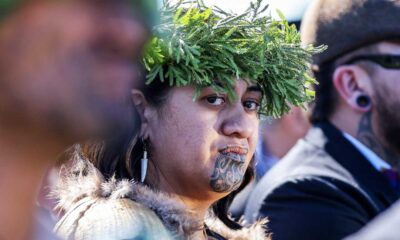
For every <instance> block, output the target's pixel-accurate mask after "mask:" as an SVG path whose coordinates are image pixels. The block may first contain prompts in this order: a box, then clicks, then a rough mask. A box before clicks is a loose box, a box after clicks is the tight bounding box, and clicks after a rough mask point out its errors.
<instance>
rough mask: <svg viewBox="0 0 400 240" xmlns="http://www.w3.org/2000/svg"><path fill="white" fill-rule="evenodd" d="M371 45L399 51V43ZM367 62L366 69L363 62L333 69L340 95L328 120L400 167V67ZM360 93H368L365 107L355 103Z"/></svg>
mask: <svg viewBox="0 0 400 240" xmlns="http://www.w3.org/2000/svg"><path fill="white" fill-rule="evenodd" d="M374 48H375V52H374V54H377V53H382V54H400V44H399V43H395V42H380V43H377V44H375V45H374ZM367 64H369V65H368V66H369V70H368V69H367V67H366V65H365V63H358V64H352V65H345V66H341V67H338V68H337V69H336V71H335V74H334V79H333V81H334V85H335V88H336V90H337V91H338V93H339V96H340V98H339V103H338V106H337V108H336V110H335V112H334V114H333V115H332V116H331V118H330V120H331V122H333V123H334V124H335V125H336V126H338V127H339V129H341V130H343V131H345V132H347V133H349V134H350V135H352V136H353V137H355V138H357V139H358V140H359V141H361V142H362V143H363V144H364V145H365V146H367V147H368V148H370V149H371V150H372V151H374V152H375V153H376V154H377V155H378V156H379V157H381V158H382V159H383V160H384V161H386V162H387V163H389V164H390V165H391V166H392V167H394V168H399V160H398V159H400V140H399V137H398V136H399V135H400V114H399V113H398V111H396V109H397V108H398V106H399V105H400V100H399V99H398V96H399V94H400V86H399V84H398V78H399V76H400V70H397V69H385V68H383V67H381V66H379V65H377V64H371V63H367ZM360 94H363V95H367V96H369V97H370V99H371V104H370V105H369V106H368V107H366V108H362V107H360V106H358V105H357V103H356V99H357V96H359V95H360Z"/></svg>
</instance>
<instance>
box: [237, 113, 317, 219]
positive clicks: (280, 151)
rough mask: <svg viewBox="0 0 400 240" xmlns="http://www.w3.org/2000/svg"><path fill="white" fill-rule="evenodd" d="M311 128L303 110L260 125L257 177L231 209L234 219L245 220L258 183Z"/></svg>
mask: <svg viewBox="0 0 400 240" xmlns="http://www.w3.org/2000/svg"><path fill="white" fill-rule="evenodd" d="M309 127H310V123H309V121H308V118H307V114H306V112H305V111H304V110H303V109H302V108H300V107H292V108H291V110H290V112H289V113H288V114H286V115H284V116H282V117H281V118H278V119H266V120H264V121H261V123H260V129H259V133H258V144H257V149H256V153H255V157H254V160H255V172H256V177H255V179H254V180H253V181H252V182H250V183H249V184H248V185H247V186H246V187H245V188H244V189H243V190H242V191H241V192H240V193H238V195H236V197H235V199H234V200H233V202H232V204H231V206H230V209H229V210H230V213H231V214H232V217H233V218H235V219H240V218H241V217H242V216H243V214H244V210H245V207H246V204H247V200H248V198H249V196H250V194H251V191H252V190H253V189H254V187H255V186H256V184H257V182H258V181H259V180H260V179H261V178H262V177H263V176H264V174H265V173H267V172H268V171H269V170H270V169H271V168H272V167H273V166H275V165H276V164H277V163H278V162H279V161H280V159H282V158H283V157H284V156H285V155H286V154H287V153H288V152H289V150H290V149H291V148H292V147H293V146H294V145H295V144H296V142H297V140H299V139H300V138H302V137H304V135H305V134H306V133H307V130H308V129H309Z"/></svg>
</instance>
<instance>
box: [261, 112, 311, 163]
mask: <svg viewBox="0 0 400 240" xmlns="http://www.w3.org/2000/svg"><path fill="white" fill-rule="evenodd" d="M309 127H310V123H309V121H308V120H307V116H306V112H305V111H304V110H303V109H302V108H300V107H292V108H291V110H290V112H289V113H288V114H286V115H284V116H282V117H281V118H279V119H276V120H273V122H272V123H269V122H266V123H264V124H263V125H262V126H261V127H260V136H261V137H262V138H263V139H264V144H266V145H267V146H266V147H267V149H268V151H270V153H271V154H272V155H273V156H276V157H277V158H278V159H281V158H282V157H284V156H285V155H286V153H287V152H289V150H290V149H291V148H292V147H293V146H294V145H295V144H296V142H297V140H299V139H300V138H302V137H304V135H305V134H306V133H307V131H308V129H309Z"/></svg>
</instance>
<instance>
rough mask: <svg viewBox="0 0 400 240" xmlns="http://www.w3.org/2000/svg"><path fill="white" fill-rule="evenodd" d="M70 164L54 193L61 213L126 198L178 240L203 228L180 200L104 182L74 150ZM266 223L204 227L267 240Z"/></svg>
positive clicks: (140, 187) (231, 236) (136, 185)
mask: <svg viewBox="0 0 400 240" xmlns="http://www.w3.org/2000/svg"><path fill="white" fill-rule="evenodd" d="M73 155H74V159H73V164H72V165H71V164H70V166H69V167H64V168H62V169H61V172H60V181H59V183H58V185H57V186H56V188H55V190H54V191H53V194H52V195H53V196H54V197H55V198H56V199H57V200H58V204H57V208H58V209H60V210H61V211H62V212H67V211H68V210H70V209H72V208H73V207H74V205H75V204H76V203H78V202H79V201H80V200H81V199H83V198H90V199H94V200H96V199H98V200H100V199H121V198H127V199H131V200H132V201H135V202H137V203H140V204H141V205H143V207H146V208H149V209H151V210H152V211H154V212H155V213H156V215H157V216H158V217H159V218H160V219H161V221H162V222H163V224H164V225H165V227H166V228H167V229H168V230H169V231H170V232H171V233H172V234H173V235H174V236H175V237H176V238H178V239H192V238H193V237H192V236H193V233H195V232H196V231H198V230H199V229H202V228H203V224H204V223H203V222H199V221H198V220H197V219H196V218H195V214H194V213H193V212H191V211H188V210H187V209H186V207H185V206H184V205H183V204H182V203H181V202H180V200H179V199H177V198H175V197H173V196H170V195H168V194H165V193H162V192H159V191H155V190H152V189H150V188H148V187H146V186H144V185H142V184H139V183H136V182H134V181H129V180H116V179H115V178H114V177H113V178H111V179H110V180H108V181H106V180H105V179H104V177H103V176H102V175H101V173H100V172H99V171H98V170H97V169H96V168H95V167H94V166H93V165H92V164H91V163H90V162H89V161H87V160H86V159H84V157H83V156H82V155H80V154H79V147H77V148H76V150H75V153H74V154H73ZM265 223H266V221H265V220H264V221H261V222H258V223H256V224H253V225H251V226H250V227H247V228H243V229H241V230H238V231H234V230H231V229H229V228H228V227H226V226H225V225H224V224H223V223H222V222H221V221H219V220H218V219H216V218H214V217H208V218H207V219H206V224H207V226H208V227H209V228H210V230H212V231H214V232H216V233H218V234H220V235H221V236H226V238H227V239H237V240H241V239H256V240H257V239H267V238H266V235H265V233H264V230H263V228H262V225H263V224H265Z"/></svg>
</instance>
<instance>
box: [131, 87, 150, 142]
mask: <svg viewBox="0 0 400 240" xmlns="http://www.w3.org/2000/svg"><path fill="white" fill-rule="evenodd" d="M131 97H132V101H133V105H134V106H135V108H136V111H137V112H138V115H139V117H140V122H141V126H140V132H139V133H140V135H139V136H141V137H143V138H144V139H147V138H148V137H149V120H150V112H151V107H150V105H149V103H148V102H147V100H146V98H145V96H144V95H143V92H142V91H140V90H137V89H132V91H131Z"/></svg>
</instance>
